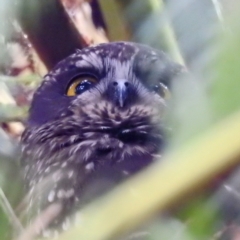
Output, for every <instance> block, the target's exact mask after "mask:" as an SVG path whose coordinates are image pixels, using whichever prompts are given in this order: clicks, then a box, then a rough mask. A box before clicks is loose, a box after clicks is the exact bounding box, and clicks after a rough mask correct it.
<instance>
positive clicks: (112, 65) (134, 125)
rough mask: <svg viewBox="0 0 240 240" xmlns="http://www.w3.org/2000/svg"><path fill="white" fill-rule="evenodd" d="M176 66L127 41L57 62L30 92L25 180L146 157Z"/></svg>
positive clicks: (123, 165)
mask: <svg viewBox="0 0 240 240" xmlns="http://www.w3.org/2000/svg"><path fill="white" fill-rule="evenodd" d="M181 71H182V66H180V65H178V64H176V63H174V62H173V61H171V60H170V59H169V58H168V57H167V55H165V54H164V53H163V52H161V51H158V50H155V49H152V48H150V47H147V46H144V45H140V44H136V43H129V42H113V43H106V44H100V45H97V46H92V47H88V48H84V49H82V50H77V51H76V52H75V53H74V54H72V55H71V56H69V57H67V58H66V59H64V60H63V61H61V62H60V63H59V64H57V66H56V67H55V68H54V69H53V70H52V71H50V72H49V73H48V74H47V75H46V76H45V77H44V80H43V82H42V84H41V86H40V87H39V88H38V90H37V91H36V93H35V95H34V97H33V102H32V106H31V109H30V113H29V119H28V124H27V128H26V131H25V133H24V134H23V137H22V146H23V152H24V164H25V166H26V169H27V171H26V172H27V178H29V179H36V176H38V177H39V176H42V174H45V172H48V171H49V169H50V168H54V169H57V168H59V167H69V166H71V167H72V166H74V168H76V169H85V170H86V171H94V170H97V169H101V167H110V168H112V167H113V166H114V167H116V166H117V168H118V169H120V170H121V171H120V172H124V171H125V172H128V173H129V172H135V171H137V170H139V169H140V168H142V167H143V166H145V165H146V164H148V163H149V162H151V161H152V159H153V157H152V156H153V154H155V153H157V152H159V151H161V149H162V146H163V127H162V117H163V113H164V110H165V108H166V98H167V97H168V95H169V87H170V85H171V82H172V80H173V78H174V77H175V76H176V75H177V74H178V73H179V72H181ZM34 169H35V170H34ZM30 182H33V184H34V182H35V180H32V181H30ZM30 185H31V184H30Z"/></svg>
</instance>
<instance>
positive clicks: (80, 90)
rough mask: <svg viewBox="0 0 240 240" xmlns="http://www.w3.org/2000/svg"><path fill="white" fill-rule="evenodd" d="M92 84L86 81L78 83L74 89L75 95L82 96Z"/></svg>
mask: <svg viewBox="0 0 240 240" xmlns="http://www.w3.org/2000/svg"><path fill="white" fill-rule="evenodd" d="M92 85H93V83H92V82H90V81H88V80H87V79H86V80H83V81H82V82H81V83H79V84H78V85H77V86H76V88H75V94H76V95H79V94H82V93H83V92H85V91H87V90H89V89H90V88H91V87H92Z"/></svg>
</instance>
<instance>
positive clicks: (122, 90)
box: [113, 79, 129, 108]
mask: <svg viewBox="0 0 240 240" xmlns="http://www.w3.org/2000/svg"><path fill="white" fill-rule="evenodd" d="M113 85H114V88H115V98H116V100H117V102H118V104H119V106H120V107H121V108H122V107H124V105H125V103H126V100H127V98H128V88H129V83H128V82H127V81H126V80H124V79H119V80H117V81H115V82H114V83H113Z"/></svg>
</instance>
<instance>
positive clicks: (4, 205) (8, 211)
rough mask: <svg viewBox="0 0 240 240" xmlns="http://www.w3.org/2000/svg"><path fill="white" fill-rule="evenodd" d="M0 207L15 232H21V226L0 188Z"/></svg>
mask: <svg viewBox="0 0 240 240" xmlns="http://www.w3.org/2000/svg"><path fill="white" fill-rule="evenodd" d="M0 205H1V207H2V209H3V211H4V212H5V214H6V216H7V217H8V219H9V222H10V223H11V224H12V226H13V228H14V230H15V231H16V232H22V231H23V226H22V224H21V223H20V221H19V220H18V218H17V216H16V215H15V213H14V211H13V209H12V207H11V205H10V203H9V201H8V200H7V198H6V196H5V194H4V192H3V190H2V189H1V188H0Z"/></svg>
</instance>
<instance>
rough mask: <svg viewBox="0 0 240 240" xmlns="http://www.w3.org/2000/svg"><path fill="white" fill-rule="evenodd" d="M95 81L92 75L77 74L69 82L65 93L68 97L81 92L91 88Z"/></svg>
mask: <svg viewBox="0 0 240 240" xmlns="http://www.w3.org/2000/svg"><path fill="white" fill-rule="evenodd" d="M97 82H98V81H97V79H96V78H95V77H93V76H88V75H85V76H79V77H77V78H75V79H74V80H73V82H72V83H71V84H70V86H69V87H68V89H67V93H66V94H67V96H69V97H72V96H76V95H79V94H82V93H83V92H85V91H87V90H89V89H90V88H92V87H93V86H94V85H95V84H96V83H97Z"/></svg>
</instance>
